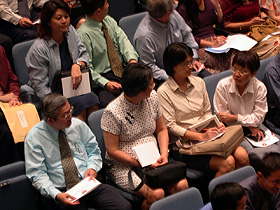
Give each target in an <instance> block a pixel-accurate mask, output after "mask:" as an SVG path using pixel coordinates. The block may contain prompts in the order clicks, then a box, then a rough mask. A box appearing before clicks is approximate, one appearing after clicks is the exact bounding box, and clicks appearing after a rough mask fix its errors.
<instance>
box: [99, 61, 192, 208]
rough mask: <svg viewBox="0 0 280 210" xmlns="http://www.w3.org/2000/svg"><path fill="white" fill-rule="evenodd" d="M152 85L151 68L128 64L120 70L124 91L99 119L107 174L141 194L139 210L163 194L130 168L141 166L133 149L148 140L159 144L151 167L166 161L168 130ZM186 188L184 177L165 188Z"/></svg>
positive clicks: (124, 187) (173, 191)
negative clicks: (158, 154) (156, 158)
mask: <svg viewBox="0 0 280 210" xmlns="http://www.w3.org/2000/svg"><path fill="white" fill-rule="evenodd" d="M154 87H155V83H154V82H153V75H152V70H151V69H150V68H149V67H148V66H146V65H143V64H129V65H128V66H127V67H126V68H125V70H124V73H123V91H124V93H122V94H121V95H120V96H119V97H118V98H117V99H115V100H114V101H112V102H111V103H110V104H109V105H108V106H107V108H106V109H105V111H104V114H103V116H102V119H101V128H102V129H103V135H104V141H105V146H106V149H107V154H106V158H107V159H109V160H111V161H112V162H113V163H114V164H113V166H112V167H111V168H110V169H109V174H110V177H112V180H113V182H114V183H115V184H117V185H118V186H120V187H121V188H123V189H125V190H127V191H129V192H132V193H134V194H136V195H138V196H140V197H143V198H144V201H143V203H142V209H149V207H150V205H151V204H152V203H153V202H155V201H156V200H159V199H161V198H163V197H164V196H165V193H164V190H163V189H162V188H156V189H153V188H151V187H149V186H148V185H146V184H144V183H143V181H144V180H142V179H141V178H140V177H139V176H138V175H137V174H136V173H135V172H134V171H132V169H131V168H132V167H141V165H140V163H139V161H138V160H137V156H136V155H135V153H134V151H133V150H132V148H133V147H135V146H137V145H140V144H144V143H147V142H154V143H155V144H156V145H157V143H158V144H159V147H160V154H161V156H160V158H159V159H158V160H157V162H156V163H154V164H152V165H151V166H150V167H152V168H156V167H159V166H162V165H165V164H167V163H168V142H169V139H168V132H167V129H166V126H165V124H164V121H163V117H162V112H161V110H160V106H159V102H158V97H157V94H156V92H155V91H153V89H154ZM154 132H156V133H157V138H158V141H157V139H156V138H155V136H154V135H153V134H154ZM129 172H131V177H132V178H131V180H129V178H128V173H129ZM186 188H188V182H187V180H186V179H185V178H184V179H182V180H180V181H178V182H177V183H173V184H170V185H168V186H166V188H165V189H166V190H167V191H168V193H169V194H173V193H176V192H178V191H181V190H184V189H186Z"/></svg>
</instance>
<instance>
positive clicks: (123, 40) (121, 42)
mask: <svg viewBox="0 0 280 210" xmlns="http://www.w3.org/2000/svg"><path fill="white" fill-rule="evenodd" d="M103 22H104V24H105V26H106V27H107V29H108V32H109V34H110V36H111V38H112V40H113V42H114V45H115V48H116V50H117V53H118V55H119V58H120V60H121V62H122V63H123V64H126V63H128V62H129V61H130V60H132V59H135V60H136V61H138V57H139V56H138V54H137V52H136V51H135V49H134V47H133V46H132V44H131V43H130V41H129V39H128V38H127V36H126V34H125V33H124V31H123V30H122V29H121V28H120V27H119V26H118V25H117V22H116V21H115V20H114V19H113V18H111V17H110V16H108V15H107V16H106V17H105V18H104V20H103ZM78 34H79V36H80V38H81V41H82V42H83V44H84V45H85V46H86V48H87V52H88V54H89V68H90V70H91V74H92V79H93V82H94V85H95V86H101V87H104V86H105V85H106V84H107V83H108V82H109V80H107V79H106V78H104V77H102V76H101V74H104V73H107V72H108V71H110V70H111V65H110V61H109V58H108V54H107V45H106V40H105V37H104V33H103V30H102V23H101V22H98V21H95V20H93V19H90V18H89V17H87V18H86V20H85V22H84V23H83V24H82V26H81V27H80V28H79V29H78Z"/></svg>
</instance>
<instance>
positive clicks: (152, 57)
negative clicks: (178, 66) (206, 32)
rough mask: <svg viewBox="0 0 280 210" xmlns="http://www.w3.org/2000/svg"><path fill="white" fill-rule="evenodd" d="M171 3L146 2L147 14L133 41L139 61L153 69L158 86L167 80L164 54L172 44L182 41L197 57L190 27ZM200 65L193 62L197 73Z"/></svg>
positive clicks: (169, 1) (196, 45)
mask: <svg viewBox="0 0 280 210" xmlns="http://www.w3.org/2000/svg"><path fill="white" fill-rule="evenodd" d="M173 8H174V4H173V0H148V1H147V10H148V12H149V13H148V14H147V16H146V17H144V19H143V20H142V22H141V23H140V24H139V26H138V28H137V30H136V32H135V35H134V42H135V46H136V50H137V51H138V53H139V55H140V61H141V62H142V63H144V64H146V65H148V66H149V67H151V68H152V70H153V76H154V79H155V82H156V83H157V85H159V84H161V83H162V82H164V81H166V80H167V79H168V76H167V74H166V72H165V71H164V69H163V68H164V67H163V53H164V50H165V48H166V47H167V46H168V45H169V44H171V43H172V42H184V43H185V44H186V45H188V46H189V47H191V48H192V50H193V53H194V58H198V57H197V50H198V48H199V47H198V44H197V43H196V42H195V39H194V37H193V35H192V33H191V28H190V27H189V26H188V25H187V24H186V23H185V21H184V19H183V18H182V17H181V16H180V14H179V13H178V12H177V11H176V10H174V9H173ZM200 65H201V63H199V62H198V61H196V62H195V64H194V68H195V69H196V70H198V68H199V67H200Z"/></svg>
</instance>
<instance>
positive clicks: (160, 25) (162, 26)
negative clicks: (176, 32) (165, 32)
mask: <svg viewBox="0 0 280 210" xmlns="http://www.w3.org/2000/svg"><path fill="white" fill-rule="evenodd" d="M148 15H149V14H148ZM149 19H150V21H151V23H152V24H153V25H154V26H157V27H160V28H168V23H169V21H168V22H167V24H164V23H161V22H159V21H158V20H156V19H155V18H153V17H152V16H150V15H149Z"/></svg>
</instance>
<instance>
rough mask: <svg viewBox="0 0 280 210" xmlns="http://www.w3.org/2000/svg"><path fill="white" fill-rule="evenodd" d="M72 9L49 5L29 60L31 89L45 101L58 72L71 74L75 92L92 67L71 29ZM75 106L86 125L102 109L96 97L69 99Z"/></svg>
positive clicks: (56, 1) (54, 1)
mask: <svg viewBox="0 0 280 210" xmlns="http://www.w3.org/2000/svg"><path fill="white" fill-rule="evenodd" d="M69 13H70V9H69V6H68V4H67V3H66V2H64V1H63V0H50V1H48V2H46V3H45V4H44V6H43V8H42V12H41V24H39V25H38V32H37V36H38V37H39V38H38V39H37V40H36V41H35V42H34V44H33V45H32V46H31V48H30V50H29V52H28V53H27V56H26V59H25V60H26V65H27V67H28V74H29V79H30V82H29V84H31V87H32V88H33V89H34V91H35V94H36V96H37V97H38V98H39V99H40V100H41V99H42V98H43V97H44V96H45V95H47V94H48V93H50V92H52V91H51V87H52V83H53V79H54V76H55V74H56V73H57V72H58V71H67V70H71V76H72V80H73V89H77V88H78V87H79V85H80V83H81V81H82V73H81V70H82V69H83V68H85V67H86V66H87V65H88V59H89V55H88V53H87V52H86V48H85V47H84V45H83V44H82V42H81V41H80V38H79V36H78V34H77V32H76V30H75V29H74V27H73V26H71V25H70V18H69ZM68 101H69V103H70V105H71V106H74V112H73V116H76V117H77V118H79V119H81V120H83V121H86V120H87V117H88V116H89V115H90V113H91V112H93V111H95V110H97V109H98V103H99V101H98V97H97V96H96V95H95V94H94V93H93V92H91V93H88V94H85V95H80V96H76V97H72V98H69V99H68Z"/></svg>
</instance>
